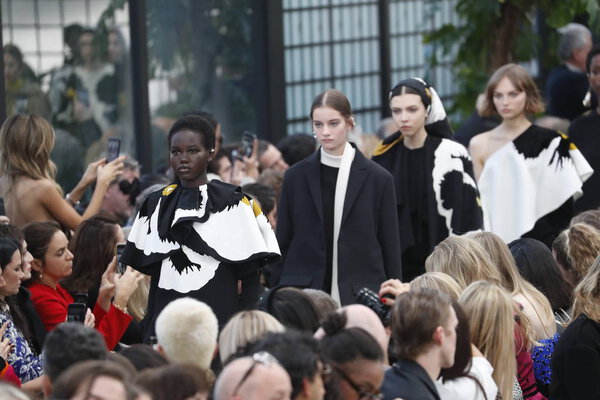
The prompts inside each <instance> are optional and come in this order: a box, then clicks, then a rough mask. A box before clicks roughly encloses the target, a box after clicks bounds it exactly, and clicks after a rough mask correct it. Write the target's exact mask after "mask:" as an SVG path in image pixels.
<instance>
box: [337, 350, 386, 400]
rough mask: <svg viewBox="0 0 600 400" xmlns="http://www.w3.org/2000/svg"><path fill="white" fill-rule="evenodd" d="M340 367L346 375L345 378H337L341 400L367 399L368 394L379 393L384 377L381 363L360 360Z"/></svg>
mask: <svg viewBox="0 0 600 400" xmlns="http://www.w3.org/2000/svg"><path fill="white" fill-rule="evenodd" d="M340 367H341V368H342V371H343V373H344V374H345V375H346V377H345V378H343V377H341V376H340V378H339V383H340V391H341V393H342V398H344V399H367V398H368V397H367V396H368V395H370V394H378V393H380V390H379V389H380V388H381V384H382V383H383V377H384V371H383V363H382V362H381V361H372V360H365V359H360V360H355V361H352V362H349V363H345V364H344V365H342V366H340ZM346 378H347V379H346ZM357 389H358V390H357ZM361 394H362V395H363V396H362V397H361Z"/></svg>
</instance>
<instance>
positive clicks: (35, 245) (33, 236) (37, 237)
mask: <svg viewBox="0 0 600 400" xmlns="http://www.w3.org/2000/svg"><path fill="white" fill-rule="evenodd" d="M60 230H61V229H60V225H59V224H58V222H56V221H43V222H39V221H38V222H31V223H29V224H27V225H25V226H24V227H23V234H24V235H25V241H26V242H27V250H29V252H30V253H31V255H32V256H33V258H34V259H36V260H40V261H44V260H45V257H46V252H47V251H48V246H49V245H50V241H51V240H52V237H53V236H54V234H55V233H56V232H58V231H60ZM39 278H40V277H39V275H38V274H34V273H33V271H32V274H31V281H32V282H37V281H39Z"/></svg>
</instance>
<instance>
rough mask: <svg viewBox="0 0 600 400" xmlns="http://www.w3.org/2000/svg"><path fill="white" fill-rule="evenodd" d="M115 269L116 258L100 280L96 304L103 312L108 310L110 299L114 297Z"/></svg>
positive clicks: (109, 264)
mask: <svg viewBox="0 0 600 400" xmlns="http://www.w3.org/2000/svg"><path fill="white" fill-rule="evenodd" d="M116 269H117V257H116V256H115V257H113V258H112V260H111V261H110V263H108V266H107V267H106V270H105V271H104V273H103V274H102V278H101V279H100V289H99V290H98V300H97V303H98V304H99V305H100V307H102V309H103V310H104V311H107V312H108V310H109V308H110V299H111V298H112V297H113V296H114V295H115V271H116Z"/></svg>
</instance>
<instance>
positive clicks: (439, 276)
mask: <svg viewBox="0 0 600 400" xmlns="http://www.w3.org/2000/svg"><path fill="white" fill-rule="evenodd" d="M422 288H430V289H435V290H438V291H440V292H442V293H446V294H447V295H448V296H450V298H451V299H452V301H455V300H458V298H459V297H460V293H461V292H462V289H461V288H460V286H459V285H458V282H456V280H455V279H454V278H452V277H451V276H450V275H448V274H445V273H443V272H425V273H424V274H423V275H421V276H418V277H416V278H415V279H413V280H412V281H410V290H416V289H422Z"/></svg>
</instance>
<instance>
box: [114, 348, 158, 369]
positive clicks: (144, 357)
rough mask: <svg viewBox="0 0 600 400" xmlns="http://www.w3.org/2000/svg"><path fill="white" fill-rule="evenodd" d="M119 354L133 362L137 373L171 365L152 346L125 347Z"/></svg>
mask: <svg viewBox="0 0 600 400" xmlns="http://www.w3.org/2000/svg"><path fill="white" fill-rule="evenodd" d="M118 354H120V355H122V356H123V357H125V358H127V359H128V360H129V361H131V363H132V364H133V366H134V367H135V369H136V370H137V372H142V371H143V370H145V369H150V368H157V367H162V366H163V365H167V364H168V363H169V362H168V361H167V359H166V358H165V357H164V356H163V355H162V354H160V353H159V352H158V351H156V350H154V349H153V348H152V346H150V345H148V344H134V345H131V346H128V347H125V348H124V349H122V350H121V351H120V352H119V353H118Z"/></svg>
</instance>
